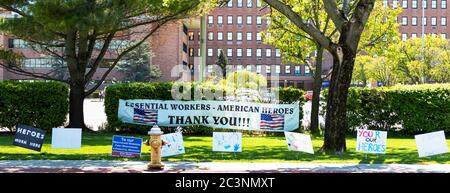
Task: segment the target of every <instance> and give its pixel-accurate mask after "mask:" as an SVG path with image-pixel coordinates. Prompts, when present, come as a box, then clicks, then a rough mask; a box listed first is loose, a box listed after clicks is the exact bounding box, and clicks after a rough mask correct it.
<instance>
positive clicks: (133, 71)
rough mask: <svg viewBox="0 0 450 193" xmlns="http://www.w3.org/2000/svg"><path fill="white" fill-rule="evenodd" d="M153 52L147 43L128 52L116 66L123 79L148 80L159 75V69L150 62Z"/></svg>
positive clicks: (160, 73)
mask: <svg viewBox="0 0 450 193" xmlns="http://www.w3.org/2000/svg"><path fill="white" fill-rule="evenodd" d="M152 55H153V53H152V51H151V50H150V46H149V44H148V43H144V44H142V45H140V46H139V47H137V48H136V49H134V50H133V51H131V52H129V53H128V54H127V55H126V56H125V57H124V58H125V59H124V60H123V62H120V63H119V65H118V66H117V67H118V69H119V71H121V72H123V73H124V74H125V80H126V81H130V82H149V81H154V80H156V79H158V78H159V77H161V75H162V72H161V69H160V68H159V67H158V66H156V65H152V64H150V58H151V57H152Z"/></svg>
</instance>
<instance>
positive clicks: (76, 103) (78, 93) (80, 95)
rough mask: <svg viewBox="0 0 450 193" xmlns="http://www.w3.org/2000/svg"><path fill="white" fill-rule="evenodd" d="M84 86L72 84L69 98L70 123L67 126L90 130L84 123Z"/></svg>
mask: <svg viewBox="0 0 450 193" xmlns="http://www.w3.org/2000/svg"><path fill="white" fill-rule="evenodd" d="M83 104H84V86H83V85H77V84H73V85H72V84H71V85H70V98H69V125H68V126H67V128H82V129H83V130H88V128H87V127H86V125H85V124H84V114H83V109H84V108H83Z"/></svg>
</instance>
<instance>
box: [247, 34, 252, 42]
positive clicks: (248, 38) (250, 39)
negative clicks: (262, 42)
mask: <svg viewBox="0 0 450 193" xmlns="http://www.w3.org/2000/svg"><path fill="white" fill-rule="evenodd" d="M252 38H253V33H252V32H247V41H252Z"/></svg>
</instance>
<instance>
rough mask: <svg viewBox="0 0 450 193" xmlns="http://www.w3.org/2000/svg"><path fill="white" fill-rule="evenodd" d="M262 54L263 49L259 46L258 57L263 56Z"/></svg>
mask: <svg viewBox="0 0 450 193" xmlns="http://www.w3.org/2000/svg"><path fill="white" fill-rule="evenodd" d="M261 56H262V49H260V48H258V49H256V57H261Z"/></svg>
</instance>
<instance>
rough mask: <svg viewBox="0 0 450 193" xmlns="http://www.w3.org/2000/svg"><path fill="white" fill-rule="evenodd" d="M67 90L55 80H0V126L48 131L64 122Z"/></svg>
mask: <svg viewBox="0 0 450 193" xmlns="http://www.w3.org/2000/svg"><path fill="white" fill-rule="evenodd" d="M68 98H69V90H68V88H67V86H66V85H64V84H62V83H58V82H34V83H30V82H15V81H3V82H0V127H6V128H8V129H10V130H11V131H12V129H13V128H14V127H15V126H16V125H18V124H26V125H30V126H34V127H37V128H41V129H45V130H50V129H52V128H54V127H59V126H62V125H63V124H64V123H65V122H66V118H67V113H68V108H69V101H68Z"/></svg>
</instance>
